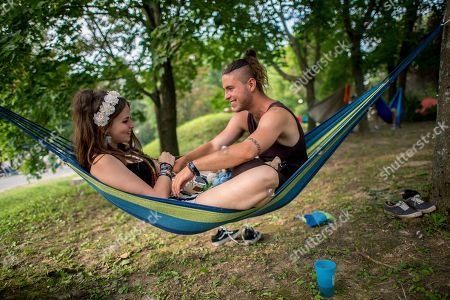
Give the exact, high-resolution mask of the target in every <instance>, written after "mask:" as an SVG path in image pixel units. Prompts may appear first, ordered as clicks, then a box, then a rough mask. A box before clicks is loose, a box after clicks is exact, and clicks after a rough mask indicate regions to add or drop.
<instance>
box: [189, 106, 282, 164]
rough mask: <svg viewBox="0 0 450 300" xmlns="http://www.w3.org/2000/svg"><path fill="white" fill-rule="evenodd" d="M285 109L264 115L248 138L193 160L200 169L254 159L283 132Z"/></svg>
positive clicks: (275, 109) (274, 109)
mask: <svg viewBox="0 0 450 300" xmlns="http://www.w3.org/2000/svg"><path fill="white" fill-rule="evenodd" d="M286 113H288V112H287V111H286V110H284V109H277V108H273V109H271V110H269V111H268V112H267V113H265V114H264V115H263V117H262V118H261V120H260V121H259V124H258V128H257V129H256V130H255V132H253V133H252V134H251V135H250V136H249V137H248V138H247V139H245V140H244V141H243V142H240V143H238V144H234V145H231V146H229V147H227V148H226V149H223V150H222V151H217V152H214V153H211V154H209V155H207V156H205V157H201V158H199V159H196V160H193V162H194V164H195V166H196V167H197V169H199V170H200V171H204V170H219V169H226V168H231V167H235V166H237V165H240V164H242V163H244V162H247V161H249V160H252V159H254V158H255V157H256V156H258V155H260V154H261V153H262V152H264V151H266V150H267V149H269V148H270V147H271V146H272V145H273V144H274V143H275V142H276V141H277V139H278V138H279V137H280V135H281V134H282V133H283V131H284V129H285V126H286V125H287V123H286Z"/></svg>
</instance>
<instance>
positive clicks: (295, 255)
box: [289, 210, 352, 263]
mask: <svg viewBox="0 0 450 300" xmlns="http://www.w3.org/2000/svg"><path fill="white" fill-rule="evenodd" d="M351 217H352V215H351V214H350V212H349V211H347V210H343V211H341V214H340V215H339V217H338V218H337V220H336V222H333V223H329V224H328V225H326V226H325V227H323V228H322V230H321V231H320V232H319V233H317V234H315V235H313V236H310V237H308V238H307V239H306V240H305V244H304V245H303V246H302V247H300V248H298V249H297V250H294V251H293V252H292V253H291V255H289V259H290V260H291V261H292V262H294V263H295V262H296V261H297V260H299V259H300V258H301V257H302V256H304V255H307V254H308V253H309V252H310V251H311V250H312V249H314V248H315V247H317V246H319V245H320V244H321V243H322V242H324V241H326V240H327V239H328V238H329V237H330V236H332V235H333V234H334V233H335V232H336V231H337V230H338V229H339V228H340V227H342V226H343V225H344V224H345V223H347V222H348V221H349V220H350V218H351Z"/></svg>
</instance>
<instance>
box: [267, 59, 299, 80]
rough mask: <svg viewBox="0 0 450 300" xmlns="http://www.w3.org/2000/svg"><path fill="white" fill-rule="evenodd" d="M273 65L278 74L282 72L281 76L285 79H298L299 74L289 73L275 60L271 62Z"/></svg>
mask: <svg viewBox="0 0 450 300" xmlns="http://www.w3.org/2000/svg"><path fill="white" fill-rule="evenodd" d="M271 65H272V67H273V68H274V69H275V70H276V71H277V72H278V74H280V76H281V77H283V78H284V79H285V80H288V81H292V82H294V81H296V80H297V78H298V76H294V75H290V74H287V73H286V72H284V71H283V70H282V69H281V68H280V67H279V66H278V65H277V64H275V63H274V62H271Z"/></svg>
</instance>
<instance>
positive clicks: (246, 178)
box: [172, 50, 307, 209]
mask: <svg viewBox="0 0 450 300" xmlns="http://www.w3.org/2000/svg"><path fill="white" fill-rule="evenodd" d="M267 81H268V80H267V72H266V69H265V68H264V66H263V65H261V63H260V62H259V61H258V59H257V58H256V53H255V51H254V50H248V51H247V53H246V54H245V57H244V58H243V59H238V60H236V61H234V62H232V63H231V64H229V65H228V66H227V67H226V68H225V70H224V71H223V73H222V85H223V89H224V91H225V99H226V100H227V101H229V102H230V104H231V109H232V111H233V112H235V113H236V114H235V115H234V116H233V117H232V118H231V120H230V121H229V123H228V125H227V127H226V128H225V129H224V130H223V131H222V132H221V133H220V134H219V135H217V136H216V137H215V138H214V139H212V140H211V141H209V142H208V143H206V144H203V145H201V146H199V147H198V148H196V149H195V150H193V151H191V152H189V153H188V154H186V155H185V156H183V157H181V158H179V159H178V160H177V161H176V162H175V166H174V171H175V173H178V174H177V175H176V176H175V178H174V179H173V181H172V193H173V194H174V195H177V196H178V195H180V193H181V190H182V188H183V187H184V185H185V184H186V183H187V182H189V181H190V180H191V179H193V178H194V176H198V175H199V174H200V173H199V172H200V171H206V170H220V169H231V178H230V179H229V180H228V181H226V182H225V183H223V184H221V185H219V186H217V187H214V188H212V189H209V190H207V191H206V192H204V193H201V194H199V195H198V197H197V198H196V199H195V200H193V202H195V203H199V204H205V205H211V206H217V207H223V208H231V209H248V208H251V207H259V206H262V205H264V204H265V203H267V202H268V201H270V199H271V198H272V195H273V193H274V191H275V189H276V188H277V187H278V186H280V185H281V184H283V183H284V182H285V181H286V180H287V179H288V178H289V177H290V176H291V175H292V174H293V173H294V172H295V171H296V170H297V169H298V168H299V167H300V166H301V165H302V164H303V163H304V162H306V160H307V154H306V144H305V139H304V133H303V130H302V128H301V125H300V123H299V121H298V120H297V118H296V117H295V115H294V114H293V113H292V112H291V111H290V110H289V109H288V108H287V107H286V106H284V105H283V104H282V103H280V102H277V101H274V100H273V99H271V98H269V97H268V96H267V95H266V94H265V87H266V85H267ZM244 131H249V133H250V135H249V137H248V138H247V139H245V140H244V141H243V142H240V143H235V142H236V141H237V140H238V139H239V138H240V137H241V136H242V134H243V133H244ZM276 157H278V158H279V159H280V163H279V164H277V165H275V166H274V165H273V163H272V164H270V162H272V161H273V160H274V159H275V158H276Z"/></svg>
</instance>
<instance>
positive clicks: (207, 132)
mask: <svg viewBox="0 0 450 300" xmlns="http://www.w3.org/2000/svg"><path fill="white" fill-rule="evenodd" d="M231 116H232V114H229V113H217V114H209V115H206V116H203V117H200V118H197V119H195V120H192V121H190V122H187V123H185V124H183V125H181V126H180V127H178V129H177V136H178V144H179V146H180V153H182V154H184V153H186V152H188V151H189V150H192V149H194V148H195V147H197V146H199V145H201V144H203V143H205V142H207V141H209V140H211V139H212V138H213V137H214V136H215V135H217V134H218V133H219V132H221V131H222V130H223V129H224V128H225V126H226V125H227V123H228V121H229V120H230V118H231ZM143 150H144V152H145V153H147V154H148V155H150V156H152V157H158V156H159V140H154V141H153V142H151V143H149V144H147V145H146V146H144V149H143Z"/></svg>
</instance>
